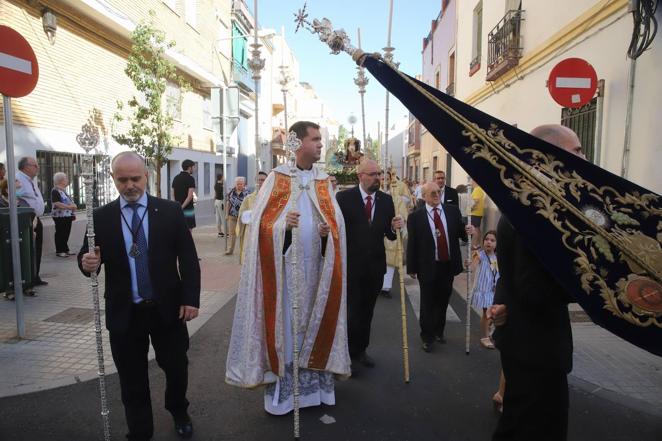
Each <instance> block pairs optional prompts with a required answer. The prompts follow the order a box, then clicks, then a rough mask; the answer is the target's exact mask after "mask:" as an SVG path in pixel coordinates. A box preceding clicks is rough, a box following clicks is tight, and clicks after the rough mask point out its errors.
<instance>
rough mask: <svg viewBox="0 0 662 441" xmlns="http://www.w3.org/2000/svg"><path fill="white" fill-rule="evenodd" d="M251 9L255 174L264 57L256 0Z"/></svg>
mask: <svg viewBox="0 0 662 441" xmlns="http://www.w3.org/2000/svg"><path fill="white" fill-rule="evenodd" d="M253 11H254V20H255V26H254V28H255V29H254V31H255V32H254V35H253V44H251V47H252V48H253V50H252V51H251V54H252V57H251V58H250V59H249V60H248V68H249V69H250V70H251V71H252V72H253V81H255V176H256V177H257V173H258V172H259V171H260V170H261V169H262V167H261V161H260V151H261V149H260V121H259V120H260V112H259V108H258V98H259V93H260V78H262V76H261V74H260V72H261V71H262V69H264V61H265V60H264V58H260V47H262V45H261V44H260V43H258V40H257V39H258V35H257V34H258V28H257V26H258V21H257V0H253Z"/></svg>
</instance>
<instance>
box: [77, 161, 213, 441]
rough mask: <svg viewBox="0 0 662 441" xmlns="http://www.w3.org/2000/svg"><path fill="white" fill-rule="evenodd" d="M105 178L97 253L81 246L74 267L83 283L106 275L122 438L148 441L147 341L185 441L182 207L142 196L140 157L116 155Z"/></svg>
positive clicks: (188, 432) (193, 297)
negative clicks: (109, 189) (110, 187)
mask: <svg viewBox="0 0 662 441" xmlns="http://www.w3.org/2000/svg"><path fill="white" fill-rule="evenodd" d="M111 175H112V177H113V180H114V182H115V186H116V187H117V190H118V192H119V193H120V197H119V198H118V199H116V200H115V201H113V202H110V203H109V204H107V205H104V206H103V207H100V208H98V209H96V210H95V211H94V226H95V239H96V245H97V247H96V253H89V252H88V251H89V250H88V245H87V238H85V241H84V244H83V247H82V248H81V250H80V253H79V254H78V262H79V267H80V269H81V271H82V272H83V273H84V274H86V275H89V274H90V273H91V272H92V271H99V270H100V266H101V265H104V267H105V273H106V274H105V276H106V290H105V293H104V298H105V299H106V303H105V310H106V327H107V328H108V331H109V334H110V347H111V351H112V355H113V360H114V361H115V366H116V367H117V372H118V374H119V378H120V386H121V390H122V403H123V404H124V411H125V415H126V420H127V425H128V428H129V433H128V435H127V438H128V439H129V440H149V439H150V438H151V437H152V435H153V431H154V427H153V420H152V405H151V400H150V392H149V379H148V376H147V353H148V349H149V341H150V339H151V341H152V346H153V347H154V351H155V353H156V361H157V363H158V365H159V366H160V367H161V369H163V370H164V371H165V374H166V393H165V407H166V409H168V410H169V411H170V413H171V414H172V416H173V419H174V421H175V429H176V431H177V433H178V434H179V436H181V437H182V438H190V437H191V436H192V435H193V424H192V422H191V418H190V417H189V415H188V412H187V408H188V404H189V403H188V401H187V399H186V389H187V385H188V358H187V356H186V352H187V350H188V347H189V338H188V331H187V329H186V321H189V320H192V319H194V318H195V317H197V315H198V307H199V304H200V266H199V264H198V256H197V253H196V250H195V244H194V243H193V238H192V237H191V233H190V232H189V229H188V226H187V224H186V221H185V219H184V214H183V213H182V208H181V205H180V204H178V203H176V202H171V201H167V200H164V199H159V198H155V197H152V196H149V195H147V193H145V186H146V184H147V169H146V167H145V161H144V159H143V158H142V157H141V156H139V155H137V154H135V153H133V152H123V153H120V154H118V155H117V156H115V158H113V162H112V173H111Z"/></svg>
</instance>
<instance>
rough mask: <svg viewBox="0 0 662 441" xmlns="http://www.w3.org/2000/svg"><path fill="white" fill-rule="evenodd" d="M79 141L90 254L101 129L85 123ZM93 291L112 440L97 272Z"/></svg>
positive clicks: (104, 411)
mask: <svg viewBox="0 0 662 441" xmlns="http://www.w3.org/2000/svg"><path fill="white" fill-rule="evenodd" d="M76 141H77V142H78V144H79V145H80V146H81V147H82V148H83V150H85V155H84V156H83V159H82V163H83V164H82V165H83V167H82V170H83V173H82V174H83V177H84V178H85V212H86V214H87V245H88V249H89V252H90V253H94V252H95V243H94V154H93V153H91V152H92V150H94V149H95V148H96V146H97V145H98V144H99V129H98V128H97V126H95V125H94V124H93V123H92V121H88V122H87V123H85V124H84V125H83V127H82V129H81V132H80V133H79V134H78V135H77V136H76ZM90 291H91V292H92V303H93V305H94V334H95V336H96V346H97V365H98V368H99V370H98V374H99V396H100V399H101V418H102V420H103V439H104V440H105V441H110V411H109V410H108V403H107V400H106V368H105V365H104V360H103V340H102V338H101V329H102V328H101V307H100V306H99V282H98V281H97V273H96V271H92V272H91V273H90Z"/></svg>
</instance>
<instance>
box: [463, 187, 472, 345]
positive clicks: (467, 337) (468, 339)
mask: <svg viewBox="0 0 662 441" xmlns="http://www.w3.org/2000/svg"><path fill="white" fill-rule="evenodd" d="M467 197H468V201H469V203H468V204H467V225H471V207H472V205H473V201H472V199H471V180H470V181H469V185H467ZM467 239H468V241H467V261H468V262H469V264H468V265H467V319H466V323H465V334H464V352H465V353H466V354H467V355H469V348H470V343H471V257H472V256H471V243H472V242H473V240H472V239H473V234H470V235H469V237H468V238H467Z"/></svg>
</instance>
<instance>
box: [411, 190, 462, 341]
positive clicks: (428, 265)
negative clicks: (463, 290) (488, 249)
mask: <svg viewBox="0 0 662 441" xmlns="http://www.w3.org/2000/svg"><path fill="white" fill-rule="evenodd" d="M422 195H423V200H424V201H425V205H423V207H421V208H419V209H417V210H416V211H414V212H413V213H412V214H410V215H409V218H408V219H407V235H408V240H407V273H408V274H409V275H410V276H411V277H413V278H418V284H419V286H420V288H421V310H420V318H419V322H420V325H421V340H423V350H424V351H425V352H431V351H432V344H433V343H434V340H435V339H436V340H437V341H438V342H440V343H446V339H445V337H444V329H445V327H446V309H447V308H448V301H449V300H450V297H451V293H452V292H453V278H454V277H455V276H456V275H458V274H459V273H461V272H462V269H463V266H462V255H461V254H460V244H459V242H458V241H459V239H463V240H466V239H467V234H472V233H473V227H472V226H471V225H467V226H463V225H462V216H461V215H460V210H459V208H458V207H457V205H453V204H448V205H446V204H443V205H442V203H441V191H440V189H439V186H438V185H437V184H435V183H434V182H429V183H427V184H425V185H424V186H423V191H422Z"/></svg>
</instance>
